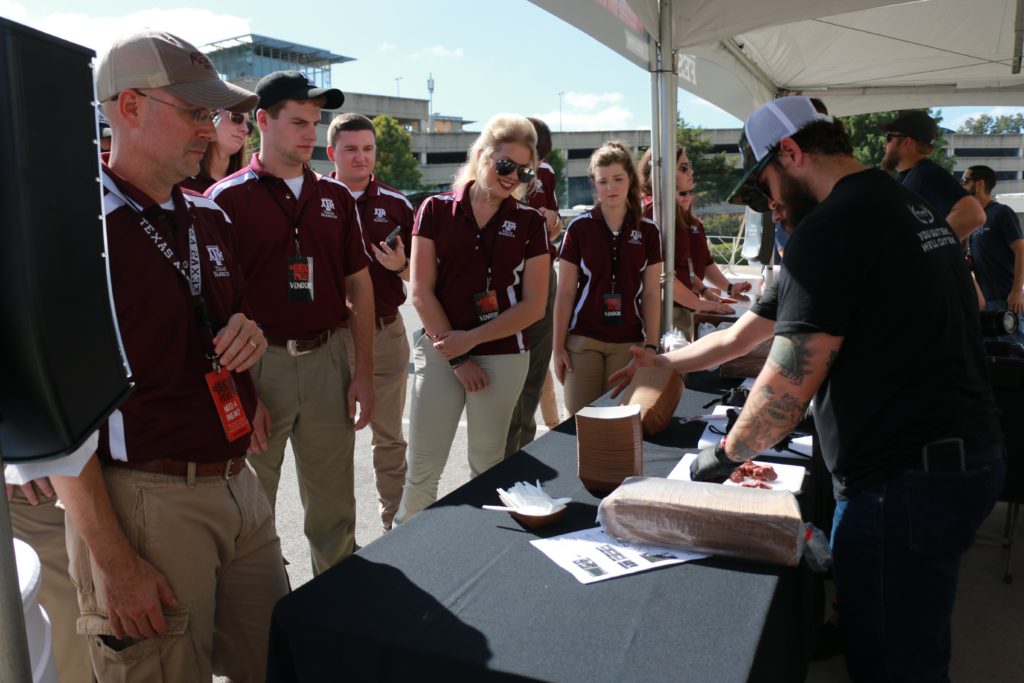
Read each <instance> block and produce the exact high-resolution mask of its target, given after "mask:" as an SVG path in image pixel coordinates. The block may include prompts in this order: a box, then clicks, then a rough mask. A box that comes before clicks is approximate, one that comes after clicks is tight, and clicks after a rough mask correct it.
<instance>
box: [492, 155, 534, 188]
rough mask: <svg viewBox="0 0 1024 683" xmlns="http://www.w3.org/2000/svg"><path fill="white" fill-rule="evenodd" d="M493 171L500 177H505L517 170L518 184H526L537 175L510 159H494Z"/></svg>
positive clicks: (530, 169) (527, 167)
mask: <svg viewBox="0 0 1024 683" xmlns="http://www.w3.org/2000/svg"><path fill="white" fill-rule="evenodd" d="M494 170H496V171H497V172H498V175H500V176H506V175H509V174H510V173H512V172H513V171H517V170H518V172H519V173H518V178H519V182H521V183H528V182H530V181H531V180H533V177H534V176H535V175H537V172H536V171H534V170H533V169H532V168H530V167H529V166H524V165H522V164H517V163H516V162H514V161H512V160H511V159H495V160H494Z"/></svg>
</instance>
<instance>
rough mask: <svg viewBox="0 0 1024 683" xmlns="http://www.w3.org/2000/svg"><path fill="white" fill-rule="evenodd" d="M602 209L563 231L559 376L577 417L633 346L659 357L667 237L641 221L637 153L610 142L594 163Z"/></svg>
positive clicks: (556, 336) (592, 174)
mask: <svg viewBox="0 0 1024 683" xmlns="http://www.w3.org/2000/svg"><path fill="white" fill-rule="evenodd" d="M590 180H591V182H592V183H593V184H594V190H595V193H596V195H597V205H596V206H594V208H593V209H591V210H590V211H588V212H587V213H584V214H581V215H580V216H578V217H577V218H576V219H575V220H574V221H573V222H572V223H570V224H569V227H568V228H567V229H566V231H565V237H564V238H563V239H562V249H561V251H560V252H559V254H558V257H559V265H558V293H557V295H556V297H555V322H554V344H553V345H554V357H555V375H556V376H557V377H558V381H560V382H562V384H564V385H565V408H566V411H567V412H568V413H569V414H573V413H575V412H576V411H578V410H579V409H580V408H582V407H584V406H586V405H587V404H588V403H590V402H591V401H593V400H594V399H596V398H597V397H598V396H600V395H601V394H603V393H604V392H606V391H607V390H608V389H609V388H610V386H609V385H608V376H609V375H611V374H612V372H614V371H616V370H618V369H619V368H622V367H624V366H625V365H627V364H628V363H629V361H630V358H631V356H630V354H629V347H630V346H631V345H633V344H638V343H644V346H645V347H646V348H647V349H648V352H649V353H651V354H655V353H657V351H658V327H659V325H660V323H661V311H660V303H661V292H660V291H659V284H658V283H659V280H660V278H661V263H662V256H661V236H660V234H659V233H658V226H657V225H655V224H654V221H652V220H649V219H647V218H644V217H643V204H642V200H641V197H640V178H639V177H638V175H637V172H636V166H635V164H634V162H633V154H632V152H631V151H630V150H629V148H628V147H627V146H626V145H624V144H622V143H621V142H606V143H605V144H604V145H602V146H601V147H600V148H599V149H598V150H597V151H596V152H594V154H593V155H592V156H591V157H590Z"/></svg>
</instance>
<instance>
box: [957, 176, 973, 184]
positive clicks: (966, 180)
mask: <svg viewBox="0 0 1024 683" xmlns="http://www.w3.org/2000/svg"><path fill="white" fill-rule="evenodd" d="M973 182H974V178H972V177H970V176H969V175H964V176H963V177H962V178H960V184H961V185H966V184H967V183H973Z"/></svg>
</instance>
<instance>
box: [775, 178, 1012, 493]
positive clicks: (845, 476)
mask: <svg viewBox="0 0 1024 683" xmlns="http://www.w3.org/2000/svg"><path fill="white" fill-rule="evenodd" d="M865 244H868V245H870V248H868V249H865V248H864V245H865ZM894 292H900V293H905V292H914V293H915V294H914V296H913V298H905V299H902V300H900V301H898V302H894V301H893V297H892V294H893V293H894ZM978 320H979V319H978V304H977V298H976V297H975V294H974V288H973V285H972V284H971V280H970V276H969V274H968V272H967V266H966V264H965V262H964V259H963V257H962V255H961V251H960V245H959V242H958V241H957V239H956V237H955V236H954V234H953V232H952V230H950V228H949V226H948V225H947V224H946V222H945V220H944V218H943V217H942V216H938V215H936V214H935V212H934V210H933V209H932V208H931V207H929V206H928V205H927V204H925V203H924V202H922V201H921V199H920V198H919V197H917V196H916V195H915V194H914V193H912V192H910V191H909V190H908V189H906V188H905V187H901V186H900V185H899V184H898V183H896V182H894V181H893V180H892V179H891V178H890V177H889V176H887V175H886V174H885V173H883V172H882V171H878V170H874V169H872V170H866V171H861V172H859V173H854V174H851V175H848V176H846V177H844V178H842V179H841V180H840V181H839V182H838V183H837V184H836V186H835V188H834V189H833V190H832V193H831V194H830V195H829V196H828V197H826V198H825V200H824V201H823V202H822V203H821V204H820V205H818V207H817V208H815V209H814V210H813V211H812V212H811V213H810V214H808V216H807V217H806V218H805V219H804V220H803V221H802V222H801V223H800V225H799V227H798V228H797V230H796V231H795V232H794V233H793V237H792V239H790V241H789V244H788V245H787V247H786V255H785V260H784V267H783V268H782V273H781V276H780V278H779V308H778V318H777V322H776V324H775V333H776V334H790V333H816V332H824V333H826V334H830V335H834V336H838V337H843V344H842V347H841V348H840V350H839V353H838V354H837V356H836V358H835V359H834V361H833V363H832V366H831V369H830V370H829V374H828V377H827V378H826V379H825V382H824V383H823V384H822V386H821V388H820V389H819V390H818V392H817V394H816V395H815V397H814V408H815V417H816V424H817V428H818V434H819V438H820V441H821V450H822V453H823V455H824V457H825V462H826V464H827V465H828V467H829V470H831V472H832V476H833V484H834V487H835V489H836V492H837V494H839V495H850V494H852V493H855V492H857V491H859V490H861V489H863V488H864V487H867V486H871V485H873V484H876V483H879V482H882V481H884V480H886V479H888V478H890V477H891V476H892V475H893V474H894V473H895V472H896V471H898V470H900V469H903V468H904V467H906V465H907V464H908V463H909V462H911V461H912V459H914V458H915V457H917V458H919V457H920V453H921V447H922V446H923V445H924V444H926V443H929V442H931V441H934V440H936V439H942V438H948V437H961V438H963V439H964V440H965V441H966V442H968V444H969V445H970V444H988V443H992V442H995V441H999V440H1001V438H1002V436H1001V432H1000V429H999V423H998V419H997V412H996V407H995V403H994V400H993V397H992V389H991V386H990V385H989V382H988V379H987V376H986V374H985V368H984V356H983V351H982V343H981V330H980V326H979V321H978ZM918 462H920V461H919V460H918Z"/></svg>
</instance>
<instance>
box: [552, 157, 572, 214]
mask: <svg viewBox="0 0 1024 683" xmlns="http://www.w3.org/2000/svg"><path fill="white" fill-rule="evenodd" d="M548 163H549V164H551V169H552V170H553V171H554V172H555V180H556V181H557V183H558V187H556V188H555V197H556V198H557V199H558V205H559V206H561V205H562V203H563V202H566V203H568V201H569V196H568V195H567V194H566V191H567V190H568V188H569V177H568V175H567V174H566V173H567V171H566V164H565V157H564V156H562V150H560V149H553V150H551V154H549V155H548Z"/></svg>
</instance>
